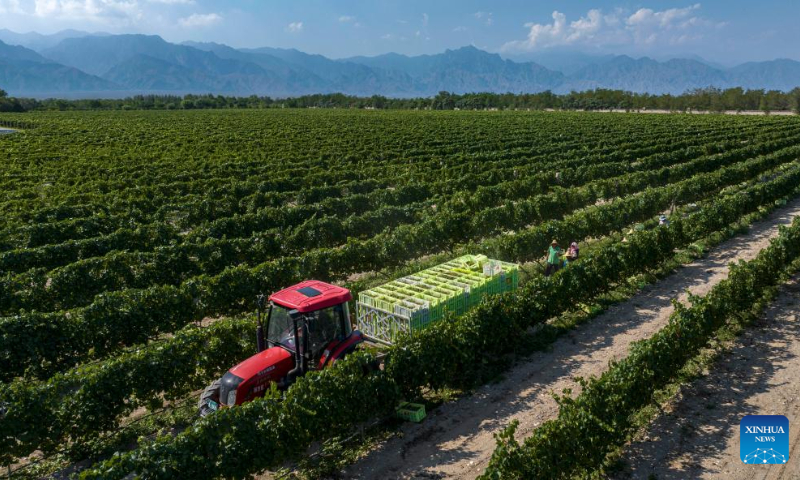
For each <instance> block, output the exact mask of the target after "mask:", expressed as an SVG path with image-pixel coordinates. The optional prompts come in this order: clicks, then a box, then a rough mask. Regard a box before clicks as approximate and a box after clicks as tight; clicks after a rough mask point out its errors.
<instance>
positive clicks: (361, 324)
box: [356, 255, 519, 343]
mask: <svg viewBox="0 0 800 480" xmlns="http://www.w3.org/2000/svg"><path fill="white" fill-rule="evenodd" d="M518 284H519V266H518V265H515V264H513V263H507V262H501V261H499V260H491V259H489V258H487V257H486V256H485V255H464V256H463V257H459V258H456V259H453V260H451V261H449V262H446V263H443V264H441V265H437V266H435V267H432V268H429V269H427V270H423V271H421V272H418V273H415V274H414V275H409V276H407V277H403V278H400V279H397V280H395V281H393V282H389V283H387V284H384V285H381V286H380V287H375V288H373V289H370V290H367V291H364V292H361V293H360V294H359V296H358V312H357V322H356V323H357V326H358V328H359V330H361V332H362V333H364V334H365V335H367V336H369V337H372V338H375V339H378V340H381V341H384V342H387V343H391V342H393V341H395V340H396V339H397V337H398V336H399V335H400V334H403V333H411V334H413V333H414V332H415V331H418V330H421V329H423V328H425V327H426V326H428V325H430V324H431V323H433V322H435V321H437V320H439V319H441V318H442V317H444V315H445V313H447V312H452V313H453V314H455V315H460V314H462V313H464V312H466V311H467V310H469V309H470V308H472V307H474V306H475V305H477V304H478V303H480V302H481V300H483V298H484V297H486V296H487V295H496V294H499V293H503V292H507V291H510V290H515V289H516V288H517V286H518Z"/></svg>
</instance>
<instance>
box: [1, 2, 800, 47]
mask: <svg viewBox="0 0 800 480" xmlns="http://www.w3.org/2000/svg"><path fill="white" fill-rule="evenodd" d="M798 18H800V1H798V0H761V1H752V0H705V1H703V2H702V3H692V2H667V1H659V0H646V1H641V2H630V1H624V0H621V1H614V0H610V1H609V0H592V1H578V0H562V1H552V0H551V1H537V0H494V1H478V0H425V1H421V0H393V1H389V0H362V1H354V0H338V1H333V0H329V1H321V0H292V1H288V0H287V1H277V0H229V1H225V2H222V1H210V0H0V28H8V29H10V30H14V31H17V32H27V31H31V30H34V31H38V32H41V33H55V32H57V31H59V30H63V29H66V28H74V29H79V30H86V31H104V32H110V33H147V34H157V35H161V36H162V37H164V38H165V39H166V40H168V41H173V42H180V41H184V40H194V41H215V42H221V43H226V44H229V45H232V46H235V47H258V46H273V47H294V48H298V49H300V50H303V51H307V52H312V53H321V54H323V55H326V56H330V57H334V58H340V57H347V56H352V55H376V54H380V53H385V52H389V51H394V52H399V53H405V54H421V53H437V52H441V51H443V50H444V49H446V48H457V47H461V46H464V45H470V44H471V45H475V46H477V47H479V48H482V49H485V50H488V51H492V52H500V53H504V54H507V55H515V54H527V53H530V52H546V51H548V50H549V51H553V50H554V49H555V50H559V49H570V50H579V51H585V52H590V53H627V54H633V55H651V56H669V55H688V54H696V55H700V56H702V57H705V58H707V59H709V60H716V61H723V62H738V61H745V60H763V59H773V58H777V57H788V58H795V59H800V27H798Z"/></svg>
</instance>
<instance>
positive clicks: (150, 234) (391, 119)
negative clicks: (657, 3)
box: [0, 109, 800, 470]
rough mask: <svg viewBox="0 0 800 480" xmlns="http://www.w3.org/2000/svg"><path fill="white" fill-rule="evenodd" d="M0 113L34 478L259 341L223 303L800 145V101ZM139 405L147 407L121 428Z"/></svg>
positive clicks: (744, 165)
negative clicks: (6, 131) (8, 131)
mask: <svg viewBox="0 0 800 480" xmlns="http://www.w3.org/2000/svg"><path fill="white" fill-rule="evenodd" d="M0 121H24V122H25V124H26V128H25V129H24V131H21V132H20V133H18V134H14V135H4V136H2V138H0V189H2V192H3V195H2V197H0V342H2V344H1V345H0V352H2V353H0V381H2V382H4V383H2V384H0V404H5V405H10V409H9V410H8V411H9V412H11V413H9V414H8V415H7V416H0V442H5V443H4V444H6V445H13V446H12V447H9V448H8V449H5V451H4V452H2V453H0V465H7V464H11V465H22V464H25V463H27V462H28V461H29V460H30V459H27V458H26V457H28V456H29V455H31V454H34V452H37V453H36V454H35V457H36V458H38V457H37V456H44V457H46V458H47V459H48V460H47V461H50V462H52V463H49V464H48V463H47V462H45V463H44V464H45V465H49V466H47V467H43V468H44V469H45V470H46V469H47V468H50V469H51V470H55V469H57V468H61V466H63V465H64V464H66V463H69V462H74V461H79V460H81V459H83V458H103V457H104V455H106V454H108V453H109V452H110V451H114V450H117V449H124V448H126V446H129V445H130V442H132V441H133V439H135V438H136V437H137V436H138V435H149V434H151V433H153V432H155V431H158V430H159V429H160V428H183V427H185V426H186V425H189V424H191V423H192V422H193V417H192V415H193V412H190V409H186V408H185V406H186V405H187V404H191V402H192V400H191V393H192V392H193V391H195V390H196V389H198V388H202V387H203V386H204V385H206V384H207V383H208V382H209V381H210V380H212V379H214V378H216V377H218V376H219V375H220V374H221V373H222V372H223V371H225V370H226V369H227V368H228V367H230V366H232V365H233V364H235V363H236V362H237V361H238V360H241V359H244V358H246V357H247V356H249V355H250V354H251V353H253V349H254V348H255V345H254V340H253V338H252V328H251V327H252V320H251V319H250V318H249V317H246V318H244V319H241V317H237V316H239V315H246V314H249V313H250V312H252V310H253V302H252V300H253V298H254V297H255V295H256V294H257V293H261V292H264V293H269V292H271V291H274V290H276V289H278V288H280V287H283V286H287V285H290V284H292V283H295V282H297V281H299V280H302V279H305V278H311V277H313V278H317V279H320V280H326V281H332V282H338V283H343V284H348V285H350V286H352V287H353V288H354V289H356V290H357V289H358V288H359V286H360V285H363V284H365V283H364V282H369V281H377V280H376V279H378V280H381V281H385V279H386V278H390V277H391V276H392V275H397V272H399V271H400V270H399V269H402V268H403V267H405V266H415V265H417V264H418V263H419V262H420V259H422V258H426V257H428V256H431V255H442V254H447V255H449V254H451V253H454V252H462V251H464V252H482V253H486V254H488V255H490V256H491V257H494V258H499V259H502V260H508V261H515V262H530V261H534V260H536V259H538V258H540V257H541V256H543V254H544V249H545V248H546V246H547V244H548V243H549V240H550V238H552V236H554V235H558V236H559V237H560V238H562V239H564V240H567V239H573V238H574V239H576V240H581V241H582V240H584V239H588V238H601V237H604V236H606V235H609V234H612V233H614V232H619V231H626V230H628V229H629V228H630V227H631V226H632V225H634V224H636V223H641V222H647V221H652V219H653V218H654V217H655V216H657V215H658V214H659V213H661V212H663V211H667V210H670V209H674V208H676V207H681V206H685V205H688V204H694V203H700V204H702V203H703V202H708V201H711V200H713V199H715V198H719V197H721V196H723V195H726V194H729V193H730V192H731V191H733V190H735V189H738V188H745V186H747V185H750V186H752V184H754V183H759V182H762V181H766V179H770V180H774V179H775V178H777V177H779V176H780V175H788V174H789V173H790V170H791V169H797V168H798V158H800V118H797V117H772V116H766V117H762V116H712V115H619V114H614V113H580V112H573V113H567V112H552V113H551V112H435V111H424V112H423V111H419V112H413V111H402V112H389V111H361V110H288V109H287V110H235V111H234V110H231V111H222V110H214V111H180V112H168V111H161V112H115V113H105V112H85V113H81V112H74V113H28V114H20V115H11V114H0ZM791 171H792V172H793V171H794V170H791ZM792 188H794V187H792ZM754 201H755V200H754ZM754 208H756V206H754ZM381 271H382V272H384V276H382V277H376V275H375V273H374V272H381ZM355 279H358V280H359V282H362V283H354V281H355ZM204 320H205V321H204ZM203 321H204V322H203ZM201 322H202V324H203V325H204V326H206V325H209V324H213V327H212V328H211V329H209V328H197V327H195V326H194V325H195V324H199V323H201ZM176 339H179V340H180V341H181V342H185V343H184V344H179V343H177V342H178V340H176ZM161 347H163V348H161ZM115 368H117V369H119V370H118V371H117V372H118V374H116V375H111V374H109V372H113V371H115V370H114V369H115ZM170 369H172V370H170ZM178 370H179V371H178ZM170 372H172V373H170ZM120 378H124V381H120ZM37 392H47V395H39V394H38V393H37ZM76 392H77V393H76ZM168 400H177V401H178V403H176V404H171V403H168V402H167V401H168ZM181 402H184V403H181ZM186 402H188V403H186ZM182 409H183V410H182ZM147 411H153V412H158V415H161V416H158V415H157V416H156V418H158V419H160V420H158V421H152V423H147V424H145V426H142V425H141V424H140V425H138V426H137V427H136V428H133V429H132V430H131V432H132V433H130V434H125V433H120V432H124V431H125V429H124V428H121V427H122V426H126V425H129V424H130V422H131V420H132V419H133V418H134V417H132V415H134V416H137V417H138V416H141V415H142V414H143V413H145V412H147ZM164 412H166V413H164ZM170 415H172V416H170ZM190 430H191V428H190ZM109 432H116V433H115V435H116V436H115V435H110V436H108V437H107V439H105V440H103V441H100V440H96V437H97V436H98V435H101V434H109ZM126 435H127V436H126ZM213 436H214V435H212V437H213ZM104 438H105V437H104ZM104 442H105V443H104ZM55 452H60V453H65V454H66V455H67V457H55V456H53V454H54V453H55ZM65 458H68V460H67V461H65ZM264 466H267V465H261V467H264Z"/></svg>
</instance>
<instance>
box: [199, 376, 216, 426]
mask: <svg viewBox="0 0 800 480" xmlns="http://www.w3.org/2000/svg"><path fill="white" fill-rule="evenodd" d="M209 401H213V402H216V404H217V405H219V379H217V380H215V381H214V383H212V384H211V385H209V386H207V387H206V389H205V390H204V391H203V394H202V395H200V400H199V401H198V402H197V409H198V410H199V411H200V416H201V417H205V416H206V415H208V414H209V413H214V411H215V410H214V409H213V408H211V406H210V405H209V404H208V402H209Z"/></svg>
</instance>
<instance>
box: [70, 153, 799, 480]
mask: <svg viewBox="0 0 800 480" xmlns="http://www.w3.org/2000/svg"><path fill="white" fill-rule="evenodd" d="M798 180H800V168H798V167H797V166H793V167H792V168H790V169H788V170H787V171H786V172H785V173H784V174H783V175H780V176H779V177H778V178H775V179H773V180H772V181H770V182H767V183H759V184H757V185H756V186H754V187H751V188H749V189H747V191H746V192H739V193H738V194H734V195H730V196H727V197H723V198H720V199H718V200H716V201H712V202H710V203H709V204H708V206H706V207H704V208H702V209H700V210H698V211H697V212H695V213H694V214H693V215H692V216H690V217H689V218H688V219H687V220H685V221H681V220H677V219H676V220H675V221H673V222H672V224H671V225H670V226H669V227H667V228H656V229H654V230H649V231H642V232H637V233H635V234H632V235H631V236H630V238H629V241H628V242H626V243H625V244H612V245H610V246H609V247H607V248H604V249H601V250H600V251H598V252H596V253H594V254H592V255H591V256H589V257H587V258H585V259H583V260H581V261H580V262H579V263H577V264H574V265H573V266H571V267H570V268H568V269H566V270H563V271H562V272H559V273H558V274H556V275H555V276H553V277H549V278H544V277H539V278H536V279H534V280H533V281H531V282H530V283H528V284H527V285H526V286H525V287H524V288H523V289H522V290H520V291H517V292H512V293H508V294H504V295H502V296H499V297H491V298H490V299H488V300H487V301H485V302H484V303H482V304H481V305H480V306H478V307H476V308H475V309H474V310H472V311H470V312H469V313H467V314H466V315H464V316H462V317H459V318H457V319H453V320H450V321H444V322H440V323H438V324H435V325H434V326H432V327H430V328H428V329H426V330H423V331H422V332H421V334H419V335H416V336H414V337H407V338H405V339H402V340H401V341H400V342H398V343H397V344H396V345H395V346H394V347H392V348H390V349H389V351H388V354H387V357H386V365H385V370H384V371H379V372H372V373H371V374H368V375H367V377H366V378H365V379H364V380H363V383H362V381H359V380H358V379H353V381H352V383H348V384H347V385H346V388H347V389H350V391H349V392H348V394H349V395H367V396H368V395H374V394H375V388H376V387H375V386H374V384H373V381H379V382H380V385H382V387H380V391H383V389H385V391H386V392H392V393H391V395H392V396H391V398H392V401H396V400H397V399H398V398H399V395H401V394H402V395H403V396H405V397H406V398H408V397H409V396H413V395H415V394H416V392H418V391H419V389H421V388H423V387H425V388H434V389H437V388H445V387H452V386H470V385H474V384H475V383H477V382H480V381H481V380H484V379H485V378H486V377H485V376H483V375H484V374H486V373H487V372H489V371H491V368H492V367H493V366H494V367H496V366H497V359H498V358H502V356H504V355H505V354H507V353H509V352H510V351H513V348H514V344H515V339H518V338H519V335H518V332H519V331H520V330H524V329H525V328H527V327H529V326H532V325H535V324H537V323H541V322H544V321H546V320H547V319H548V318H551V317H552V316H553V315H556V314H559V313H561V312H563V311H565V310H567V309H569V308H570V307H571V306H572V305H574V304H575V302H577V301H585V300H586V299H587V298H590V297H592V296H594V295H596V294H598V293H600V292H604V291H606V290H607V289H608V288H610V286H611V283H612V282H614V281H617V280H619V279H624V278H627V277H628V276H630V275H632V274H634V273H639V272H642V271H646V270H647V269H649V268H652V267H655V266H657V264H658V263H659V262H660V261H661V260H663V259H666V258H668V257H669V256H670V255H672V252H673V251H674V249H675V248H677V247H679V246H686V245H688V244H690V243H691V242H692V241H694V240H696V239H697V238H698V237H702V236H704V235H707V234H708V233H710V232H712V231H714V230H716V229H718V228H720V227H722V226H725V225H727V223H735V222H736V221H737V220H738V219H739V218H740V217H741V216H742V215H744V214H746V213H747V212H749V211H753V210H755V209H757V208H759V206H761V205H763V204H765V203H767V204H769V203H772V202H774V200H775V198H780V197H782V196H783V195H786V194H787V193H791V194H797V193H799V192H798V187H797V185H798ZM688 225H691V228H689V227H688ZM797 229H798V230H800V223H799V224H798V226H797ZM689 232H692V233H691V235H697V236H698V237H693V236H691V235H690V233H689ZM739 305H741V303H740V304H739ZM337 369H338V367H334V368H332V369H330V370H326V371H325V372H323V373H321V374H320V375H331V376H332V375H335V374H334V373H328V372H334V371H336V370H337ZM361 374H362V375H364V373H363V372H362V373H361ZM376 376H377V377H376ZM315 378H317V377H315ZM376 378H377V380H376ZM340 386H341V385H340ZM295 388H296V387H295V386H293V387H292V388H290V389H289V391H288V394H287V399H288V398H289V396H291V395H292V393H293V391H294V389H295ZM319 392H320V395H321V397H320V398H317V399H314V400H303V401H304V402H305V401H311V402H312V405H319V403H320V402H324V401H326V399H330V402H331V403H330V405H334V404H335V401H336V400H335V399H336V398H337V395H340V394H341V392H340V391H339V390H338V389H334V392H333V393H332V394H331V396H330V397H329V396H328V394H327V393H322V392H324V390H319ZM304 398H305V397H304ZM301 404H302V403H301ZM252 405H253V406H246V407H245V408H242V409H238V408H237V409H233V410H231V411H233V412H237V413H239V412H240V413H239V414H240V415H241V416H235V417H233V416H232V415H234V414H232V413H228V412H231V411H228V412H226V416H225V417H223V418H224V419H223V420H220V422H222V424H216V423H215V424H214V425H213V426H210V425H208V424H207V423H202V422H201V423H198V424H196V425H194V426H193V427H191V428H190V429H189V430H187V431H186V432H184V433H182V434H180V435H178V436H177V437H175V438H174V439H173V438H168V439H162V440H161V443H158V444H157V445H155V446H143V447H142V448H140V449H139V450H137V451H135V452H131V453H128V454H123V455H120V456H117V457H115V458H113V459H112V460H109V461H107V462H103V463H102V464H100V465H99V466H98V467H97V468H93V469H91V470H89V471H88V472H86V473H85V475H84V478H123V477H125V476H126V475H128V474H129V473H130V472H137V473H139V474H141V475H143V476H144V477H146V478H172V476H173V475H176V474H177V472H181V471H183V469H186V471H190V472H192V475H193V476H197V478H214V477H217V476H230V477H235V478H241V477H244V476H247V475H249V474H252V473H253V472H256V471H259V470H262V469H265V468H269V467H275V466H277V465H279V464H280V463H281V462H282V461H284V460H285V459H287V458H292V457H293V456H295V455H299V454H301V453H298V451H296V450H295V449H294V448H290V449H287V450H285V451H284V452H283V453H276V452H275V449H276V448H278V447H277V446H276V443H277V444H280V445H287V444H288V445H291V446H293V447H296V448H297V449H298V450H300V451H305V449H306V448H307V447H308V445H309V444H310V442H311V441H312V440H315V439H320V436H321V437H322V438H327V437H328V436H330V435H334V434H336V433H337V430H336V429H332V430H324V432H325V433H322V432H323V430H313V429H307V428H306V427H305V425H306V424H307V423H306V422H312V423H310V424H313V425H316V424H315V423H313V422H320V421H323V422H324V420H322V419H320V418H317V415H316V414H315V415H313V416H312V417H310V418H311V419H310V420H306V419H304V420H303V421H302V423H301V424H300V425H299V426H297V428H298V430H299V431H309V430H310V431H316V432H317V434H316V435H311V436H310V437H308V438H305V439H303V440H302V441H298V442H297V443H294V442H295V440H294V437H292V436H291V435H289V434H286V435H287V436H286V438H287V439H288V440H286V441H284V437H283V436H278V437H277V438H278V439H280V440H276V439H275V437H272V435H276V434H275V433H274V432H275V429H276V428H277V427H275V424H274V423H265V424H262V423H258V426H256V427H255V429H247V430H244V427H243V426H241V425H240V423H244V424H246V425H251V424H252V421H253V419H254V418H259V419H263V418H269V419H272V418H275V416H276V415H279V413H278V412H280V411H282V409H283V407H282V405H281V403H280V402H279V401H276V400H274V399H270V400H265V401H261V400H256V401H254V402H252ZM256 405H258V406H256ZM338 405H339V408H338V409H337V408H334V407H331V409H332V410H333V411H332V412H330V413H329V414H330V415H332V418H333V420H332V422H333V423H332V425H336V426H338V427H341V428H347V427H348V426H349V427H352V426H353V425H354V424H355V422H357V421H358V420H359V419H362V420H363V419H366V418H371V417H374V416H378V415H381V414H384V413H386V412H387V411H388V410H387V409H388V408H389V407H390V405H385V404H380V403H377V404H376V403H368V402H362V403H346V402H343V403H340V404H338ZM352 405H358V408H357V413H358V415H360V417H358V418H357V419H354V420H353V421H352V422H351V423H347V422H346V421H342V420H341V419H340V417H338V416H337V415H338V413H336V410H348V406H352ZM316 408H317V407H314V408H311V412H317V410H316ZM370 408H372V409H373V410H370ZM264 409H267V410H264ZM253 412H258V413H253ZM215 417H216V416H215ZM340 422H341V423H340ZM223 432H225V433H223ZM320 434H321V435H320ZM228 435H235V438H236V439H237V440H238V441H233V440H232V439H228ZM221 436H222V440H221V439H220V437H221ZM506 436H507V437H509V438H510V434H507V435H506ZM262 438H269V439H270V440H271V443H269V444H267V443H262V440H261V439H262ZM601 438H602V437H598V438H596V439H595V440H594V441H593V442H589V443H587V445H594V444H599V443H601ZM226 439H228V440H226ZM284 442H286V443H284ZM266 445H270V446H269V447H267V446H266ZM255 449H260V450H259V451H260V452H261V456H260V457H259V458H253V460H252V463H249V464H248V465H247V466H245V467H243V466H242V465H241V463H235V464H230V465H229V464H226V462H225V459H228V458H239V457H240V456H242V455H243V456H244V457H245V458H248V459H250V458H251V455H252V454H251V453H249V452H251V451H252V450H255ZM507 450H508V449H507ZM198 451H199V452H214V453H213V456H212V457H210V458H209V457H203V458H198V457H196V456H193V454H191V453H190V452H198ZM504 452H505V451H504ZM500 455H502V456H504V460H503V464H509V465H519V464H520V462H522V458H517V457H518V456H517V455H516V453H515V451H510V453H501V454H500ZM194 463H197V464H203V465H205V468H204V469H202V471H197V470H196V468H197V465H193V464H194ZM164 465H168V466H169V467H168V469H167V470H159V469H158V468H159V467H160V466H164ZM212 465H213V468H212ZM526 478H527V477H526Z"/></svg>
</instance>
